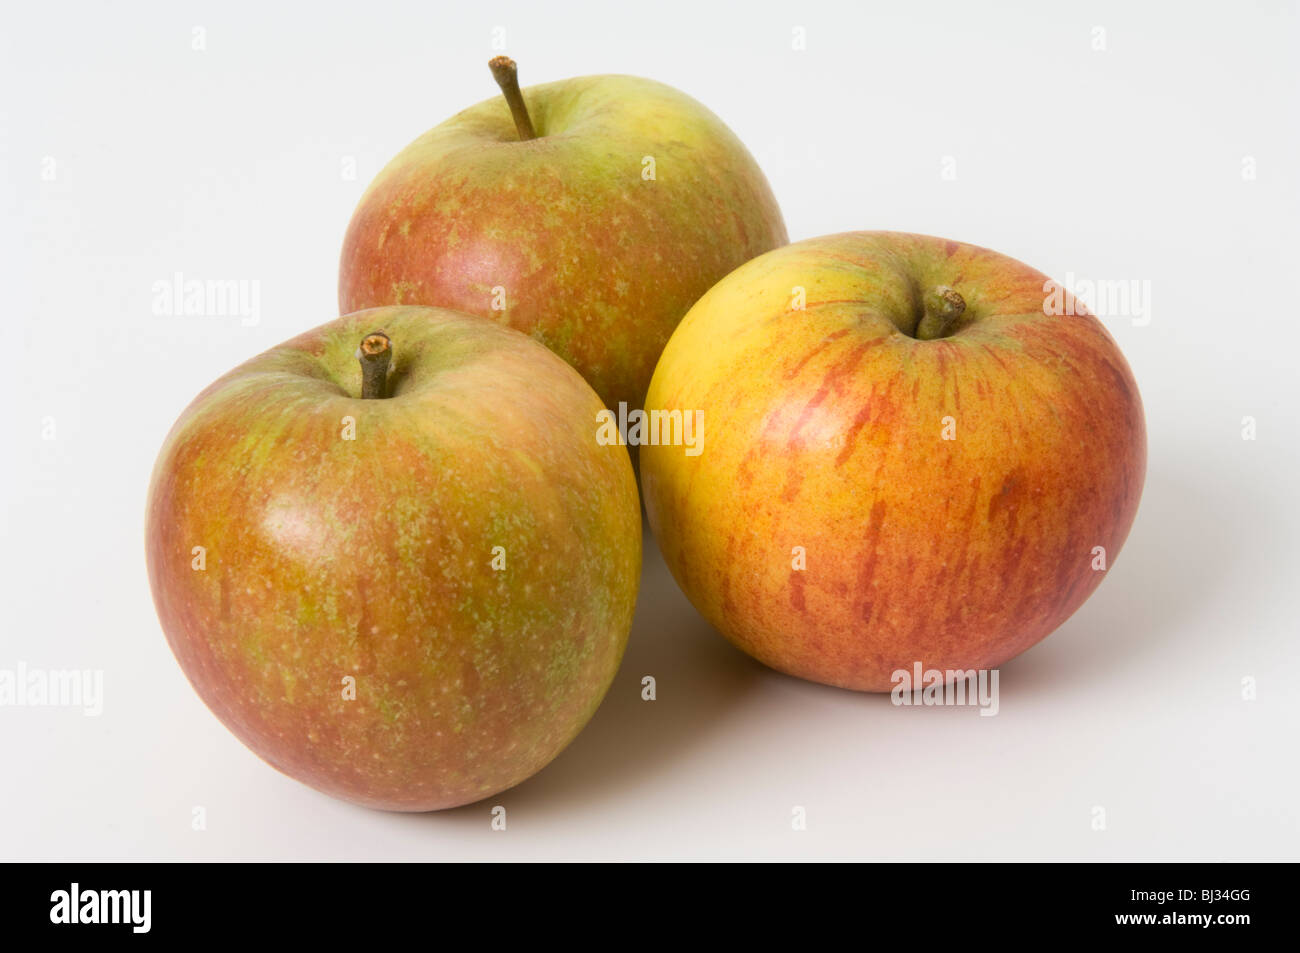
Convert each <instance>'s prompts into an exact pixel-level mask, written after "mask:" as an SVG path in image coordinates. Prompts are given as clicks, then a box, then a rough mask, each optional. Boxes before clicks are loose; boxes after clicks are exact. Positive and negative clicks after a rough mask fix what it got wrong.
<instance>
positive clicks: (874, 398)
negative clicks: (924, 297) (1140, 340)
mask: <svg viewBox="0 0 1300 953" xmlns="http://www.w3.org/2000/svg"><path fill="white" fill-rule="evenodd" d="M1047 281H1048V279H1047V278H1046V277H1045V276H1044V275H1042V274H1040V273H1039V272H1037V271H1035V270H1034V269H1032V268H1029V267H1028V266H1026V265H1024V264H1021V263H1020V262H1018V261H1015V260H1013V259H1011V258H1007V257H1005V256H1003V255H999V254H997V253H995V252H992V251H988V250H986V249H983V248H977V247H975V246H972V245H966V244H961V243H958V242H953V241H945V240H942V239H938V238H930V237H925V236H918V235H907V234H900V233H890V232H857V233H848V234H842V235H832V236H828V237H823V238H816V239H812V240H809V241H803V242H798V243H796V244H793V245H789V246H787V247H785V248H783V249H780V250H778V251H774V252H771V253H770V254H767V255H764V256H762V257H760V258H758V259H756V260H754V261H751V262H749V263H748V264H746V265H744V266H742V267H741V268H739V269H737V270H736V271H735V272H733V273H732V274H731V275H729V276H728V277H727V278H725V279H724V280H723V281H721V282H720V283H719V284H718V285H716V286H715V287H714V288H713V289H712V290H711V291H709V293H708V294H707V295H705V296H704V297H703V298H702V299H701V300H700V301H699V302H698V303H697V304H696V305H695V307H694V308H692V309H691V311H690V313H689V314H688V315H687V316H686V317H685V319H683V321H682V323H681V325H680V327H678V329H677V331H676V333H675V334H674V335H673V337H672V340H671V341H670V342H669V343H668V346H667V348H666V349H665V351H664V354H663V357H662V358H661V359H660V361H659V366H658V368H657V369H656V371H655V374H654V379H653V381H652V383H651V385H650V392H649V396H648V398H647V410H648V411H649V410H654V409H667V410H671V409H674V408H675V409H681V410H684V411H689V410H700V411H702V412H703V418H702V420H703V430H704V441H703V452H702V453H700V454H699V455H698V456H694V457H692V456H687V455H685V454H684V453H683V449H682V447H679V446H677V447H675V446H667V445H661V446H643V447H641V477H642V490H643V494H644V498H645V503H646V512H647V514H648V516H649V520H650V525H651V527H652V529H653V531H654V533H655V535H656V538H657V539H658V541H659V545H660V548H661V549H662V551H663V554H664V558H665V560H666V561H667V563H668V566H669V567H670V569H671V570H672V573H673V575H674V576H675V577H676V579H677V582H678V583H679V584H680V585H681V587H682V589H683V590H684V591H685V593H686V595H687V596H688V597H689V598H690V600H691V601H692V602H693V603H694V604H695V606H696V608H697V609H699V611H700V612H701V613H702V614H703V615H704V616H705V617H706V618H707V619H708V620H709V621H710V622H711V623H712V624H713V625H714V626H715V627H716V628H717V629H718V630H719V631H721V632H722V633H723V635H725V636H726V637H727V638H728V639H730V640H731V641H732V642H733V643H734V644H736V645H737V646H739V647H740V648H741V649H743V650H744V651H746V652H748V653H749V654H750V655H752V656H754V657H755V658H757V659H759V660H760V661H762V662H764V663H765V664H767V665H769V666H771V667H773V668H775V669H778V670H780V671H782V672H786V673H788V674H791V675H796V676H799V677H801V678H806V679H811V680H813V681H817V682H822V683H825V684H828V685H835V686H840V687H843V688H851V689H857V690H860V691H876V692H882V691H889V690H890V689H891V687H892V683H891V676H892V674H893V673H894V672H895V671H898V670H900V669H906V670H909V671H911V670H912V667H913V664H914V663H915V662H917V661H919V662H921V663H922V665H923V667H924V668H927V669H938V670H941V671H945V672H946V671H949V670H955V671H967V670H970V669H985V668H993V667H996V666H998V665H1000V664H1001V663H1003V662H1005V661H1006V660H1008V659H1010V658H1012V657H1013V656H1015V655H1017V654H1019V653H1020V652H1023V651H1024V650H1026V649H1028V648H1029V647H1030V646H1032V645H1034V644H1035V643H1037V642H1038V641H1039V640H1041V639H1042V638H1044V637H1045V636H1047V635H1048V634H1049V633H1050V632H1052V631H1053V630H1054V629H1056V628H1057V627H1058V626H1059V625H1061V623H1062V622H1064V621H1065V620H1066V619H1067V618H1069V616H1070V615H1071V614H1072V613H1073V612H1074V611H1075V610H1076V609H1077V608H1078V607H1079V606H1080V605H1081V604H1082V603H1083V602H1084V600H1086V599H1087V598H1088V596H1089V595H1090V594H1091V593H1092V591H1093V590H1094V589H1095V588H1096V587H1097V585H1098V584H1099V583H1100V582H1101V579H1102V577H1103V576H1104V575H1105V573H1104V572H1100V571H1096V570H1094V569H1093V568H1092V563H1093V560H1094V554H1093V547H1095V546H1103V547H1105V551H1106V559H1107V561H1108V565H1109V564H1110V563H1113V561H1114V558H1115V556H1116V555H1117V554H1118V552H1119V550H1120V546H1121V545H1122V544H1123V542H1124V540H1125V538H1126V537H1127V535H1128V531H1129V527H1130V526H1131V525H1132V523H1133V518H1134V516H1135V514H1136V511H1137V506H1138V499H1139V496H1140V495H1141V491H1142V482H1143V478H1144V475H1145V470H1146V432H1145V424H1144V421H1143V413H1142V403H1141V400H1140V398H1139V396H1138V390H1137V385H1136V383H1135V382H1134V379H1133V375H1132V373H1131V372H1130V370H1129V367H1128V364H1127V363H1126V362H1125V360H1124V357H1123V355H1121V354H1120V352H1119V349H1118V348H1117V347H1116V345H1115V342H1114V341H1113V340H1112V338H1111V337H1110V335H1109V334H1108V333H1107V332H1106V330H1105V329H1104V328H1103V327H1102V325H1101V324H1100V323H1099V322H1098V321H1097V320H1096V318H1094V317H1093V316H1091V315H1088V314H1074V315H1071V314H1068V312H1067V314H1066V315H1065V316H1060V317H1056V316H1051V317H1049V316H1047V315H1045V314H1044V300H1045V298H1047V293H1046V291H1045V283H1046V282H1047ZM942 285H947V286H950V287H952V288H953V289H955V290H956V291H957V292H959V294H960V295H962V296H963V297H964V298H965V301H966V305H967V309H966V312H965V313H964V314H963V316H962V319H961V320H960V322H959V323H958V325H957V326H956V328H955V330H954V332H953V333H952V334H951V335H950V336H948V337H944V338H940V339H937V340H918V339H916V338H914V337H911V336H910V334H911V332H912V331H913V329H914V327H915V325H916V324H917V322H918V319H919V316H920V313H921V311H920V308H921V305H920V300H921V297H920V294H921V292H922V290H924V289H928V288H933V287H936V286H942ZM796 286H800V287H803V288H805V289H806V308H805V310H802V311H796V310H792V289H793V288H795V287H796ZM1066 301H1067V302H1068V304H1069V305H1070V306H1071V307H1072V308H1073V309H1074V310H1075V311H1082V310H1083V308H1082V306H1081V305H1080V304H1078V303H1077V302H1074V301H1073V299H1072V298H1071V297H1070V296H1066ZM945 417H952V418H953V422H954V424H955V428H956V429H955V438H956V439H951V440H945V439H943V428H944V423H945V421H944V418H945ZM796 546H802V547H804V549H805V552H806V569H804V570H797V569H795V568H793V567H794V565H795V562H796V559H795V556H794V547H796Z"/></svg>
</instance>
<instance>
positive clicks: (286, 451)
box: [146, 308, 641, 811]
mask: <svg viewBox="0 0 1300 953" xmlns="http://www.w3.org/2000/svg"><path fill="white" fill-rule="evenodd" d="M380 328H382V329H383V330H385V331H386V332H387V333H388V335H389V336H390V337H391V338H392V340H393V353H394V357H393V366H392V369H391V371H390V377H389V380H390V385H389V386H390V388H391V389H392V394H391V396H389V397H387V398H385V399H368V400H363V399H361V398H360V397H359V393H360V384H361V372H360V369H359V366H358V363H357V360H356V358H355V356H354V355H355V353H356V351H357V346H358V343H359V342H360V341H361V339H362V338H363V337H364V336H365V335H366V334H367V333H369V332H371V331H374V330H376V329H380ZM601 408H602V404H601V402H600V399H599V398H598V397H597V396H596V394H595V393H594V392H593V391H592V390H591V388H590V387H588V386H587V384H586V383H585V382H584V381H583V380H582V379H581V378H580V377H579V376H578V374H577V373H576V372H574V370H573V369H572V368H570V367H569V366H568V365H567V364H565V363H564V362H563V361H561V360H560V359H559V358H558V357H556V356H555V355H554V354H551V353H550V352H549V351H547V350H546V349H545V348H543V347H542V346H540V345H539V344H537V343H536V342H534V341H531V340H529V339H528V338H527V337H525V336H524V335H522V334H518V333H517V332H515V331H512V330H510V329H508V328H503V327H500V326H499V325H496V324H493V323H491V322H488V321H484V320H482V319H481V318H475V317H472V316H469V315H462V314H457V313H455V312H452V311H447V310H443V309H434V308H381V309H377V310H372V311H366V312H362V313H359V314H352V315H347V316H345V317H342V318H339V319H338V320H336V321H333V322H330V323H328V324H325V325H323V326H321V327H319V328H317V329H316V330H314V331H310V332H308V333H306V334H304V335H302V336H300V337H297V338H294V339H293V340H291V341H288V342H286V343H284V344H282V345H280V346H278V347H275V348H272V349H271V350H269V351H267V352H266V353H264V354H262V355H261V356H259V357H256V358H254V359H252V360H251V361H249V362H247V363H246V364H244V365H243V366H241V367H239V368H237V369H235V370H234V371H231V372H230V373H229V374H227V375H225V376H224V377H222V378H221V379H220V380H218V381H217V382H216V383H214V384H212V385H211V386H210V387H208V388H207V389H206V390H205V391H203V393H202V394H200V395H199V396H198V397H197V398H196V399H195V401H194V402H193V403H192V404H191V405H190V407H189V408H188V409H187V410H186V411H185V412H184V413H183V414H182V415H181V417H180V419H179V420H178V421H177V422H176V424H175V426H174V427H173V429H172V431H171V433H170V435H169V436H168V437H167V440H166V443H165V444H164V446H163V449H162V452H161V454H160V456H159V458H158V462H157V464H156V466H155V469H154V474H153V480H152V484H151V486H150V489H149V500H148V510H147V527H146V540H147V554H148V564H149V581H150V584H151V586H152V589H153V595H154V602H155V605H156V607H157V610H158V617H159V620H160V621H161V623H162V627H163V630H164V631H165V632H166V635H167V641H168V642H169V643H170V645H171V648H172V651H173V652H174V653H175V655H176V658H177V660H178V661H179V662H180V665H181V668H182V669H183V670H184V671H185V674H186V675H187V676H188V677H189V679H190V682H191V684H192V685H193V686H194V688H195V690H196V691H197V692H198V694H199V696H200V697H201V698H202V699H203V701H204V702H205V703H206V704H207V705H208V707H209V708H211V709H212V711H213V712H214V713H215V714H216V715H217V717H218V718H220V719H221V721H222V722H224V723H225V725H226V726H227V727H228V728H229V729H230V730H231V731H232V732H233V733H234V734H235V735H236V736H237V737H238V738H239V739H240V740H241V741H242V742H243V743H244V744H246V745H247V746H248V747H249V748H251V749H252V750H253V751H254V752H256V753H257V754H258V755H260V756H261V757H262V758H263V759H265V760H266V761H267V762H269V763H270V764H271V765H273V766H274V767H276V768H278V769H279V770H281V771H283V772H284V773H285V774H288V775H290V776H291V777H293V778H296V779H297V780H299V781H302V782H304V783H305V784H308V785H311V786H312V787H314V788H316V789H317V790H320V791H323V792H325V793H327V794H330V795H333V796H335V797H338V798H342V799H345V800H348V801H352V802H355V803H358V804H363V805H367V806H370V807H376V808H383V809H389V810H396V811H428V810H436V809H440V808H448V807H454V806H456V805H460V804H466V803H469V802H471V801H476V800H478V799H480V798H483V797H487V796H489V795H491V794H494V793H496V792H499V791H502V790H504V789H506V788H509V787H511V786H512V785H515V784H517V783H519V782H520V781H522V780H524V779H525V778H527V777H529V776H530V775H532V774H533V773H534V772H536V771H538V770H540V769H541V768H542V767H543V766H544V765H546V764H547V763H548V762H550V761H551V760H552V759H553V758H554V757H555V756H556V755H557V754H559V752H560V751H561V750H562V749H563V748H564V747H565V745H567V744H568V743H569V742H570V741H571V740H572V739H573V738H574V736H575V735H577V733H578V731H579V730H580V729H581V728H582V727H583V725H584V724H586V722H587V721H588V719H589V718H590V717H591V716H592V714H593V713H594V712H595V710H596V708H597V706H598V705H599V704H600V701H601V698H602V697H603V696H604V694H605V691H606V689H607V688H608V687H609V684H610V682H611V680H612V678H613V676H614V673H615V671H616V669H617V668H618V664H619V661H620V659H621V657H622V655H623V650H624V647H625V645H626V641H627V636H628V631H629V629H630V626H631V620H632V611H633V607H634V603H635V601H636V592H637V585H638V581H639V573H640V563H641V524H640V504H639V501H638V498H637V491H636V485H635V482H634V480H633V476H632V468H631V464H630V462H629V460H628V455H627V451H626V449H625V448H622V447H617V446H612V447H604V446H600V445H598V444H597V442H596V439H595V430H596V425H595V418H596V414H597V412H598V411H599V410H600V409H601ZM345 417H350V418H352V419H353V420H354V421H355V439H351V440H347V439H343V436H342V435H343V433H344V428H345V424H346V422H345V421H344V418H345ZM196 546H203V547H205V549H206V556H205V559H206V567H205V568H203V569H201V570H196V569H195V568H193V566H194V561H195V559H196V556H195V555H194V547H196ZM496 546H501V547H504V549H505V564H504V565H505V569H504V570H503V571H498V570H496V569H494V568H493V566H492V561H493V557H494V552H493V547H496ZM347 676H351V677H352V678H354V679H355V700H347V699H345V698H344V683H343V680H344V678H345V677H347Z"/></svg>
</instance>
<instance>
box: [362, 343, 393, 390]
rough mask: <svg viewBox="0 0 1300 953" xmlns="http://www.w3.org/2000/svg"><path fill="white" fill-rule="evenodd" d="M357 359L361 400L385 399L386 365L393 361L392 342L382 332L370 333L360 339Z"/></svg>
mask: <svg viewBox="0 0 1300 953" xmlns="http://www.w3.org/2000/svg"><path fill="white" fill-rule="evenodd" d="M357 359H358V360H359V361H361V399H362V400H378V399H380V398H382V397H387V396H388V393H387V392H388V365H389V364H390V363H391V362H392V360H393V342H392V340H391V339H390V338H389V337H388V335H387V334H385V333H384V332H383V331H372V332H371V333H370V334H367V335H366V336H365V337H364V338H362V339H361V346H360V347H359V348H357Z"/></svg>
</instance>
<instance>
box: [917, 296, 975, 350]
mask: <svg viewBox="0 0 1300 953" xmlns="http://www.w3.org/2000/svg"><path fill="white" fill-rule="evenodd" d="M923 307H924V309H925V310H924V313H923V314H922V315H921V320H920V321H918V322H917V325H916V338H917V340H919V341H933V340H934V339H935V338H943V337H947V336H948V334H949V333H950V332H951V331H952V329H953V326H954V325H955V324H956V323H957V320H958V319H959V318H960V317H961V316H962V314H963V313H964V312H965V311H966V299H965V298H963V297H962V296H961V295H959V294H958V293H957V292H955V291H953V290H952V289H951V288H949V287H948V286H947V285H939V287H937V288H935V289H933V290H932V291H930V292H929V293H927V294H926V296H925V302H924V305H923Z"/></svg>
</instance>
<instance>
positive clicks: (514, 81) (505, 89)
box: [488, 56, 537, 142]
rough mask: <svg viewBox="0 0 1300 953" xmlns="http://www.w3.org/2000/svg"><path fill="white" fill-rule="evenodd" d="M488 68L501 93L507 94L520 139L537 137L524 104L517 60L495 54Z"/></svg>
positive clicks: (525, 140) (526, 139)
mask: <svg viewBox="0 0 1300 953" xmlns="http://www.w3.org/2000/svg"><path fill="white" fill-rule="evenodd" d="M488 69H490V70H492V78H493V79H495V80H496V81H497V85H498V86H500V87H501V94H502V95H503V96H505V98H506V103H507V105H509V106H510V115H511V116H512V117H514V120H515V129H517V130H519V141H520V142H527V141H528V140H529V139H536V138H537V133H536V132H535V131H534V130H533V120H532V118H531V117H530V116H529V115H528V107H527V106H525V105H524V94H523V93H521V92H520V91H519V67H518V66H516V65H515V61H514V60H512V59H511V58H510V57H508V56H494V57H492V59H490V60H488Z"/></svg>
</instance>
